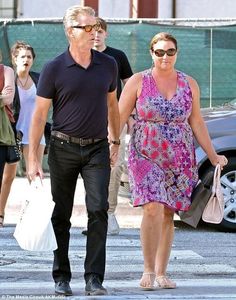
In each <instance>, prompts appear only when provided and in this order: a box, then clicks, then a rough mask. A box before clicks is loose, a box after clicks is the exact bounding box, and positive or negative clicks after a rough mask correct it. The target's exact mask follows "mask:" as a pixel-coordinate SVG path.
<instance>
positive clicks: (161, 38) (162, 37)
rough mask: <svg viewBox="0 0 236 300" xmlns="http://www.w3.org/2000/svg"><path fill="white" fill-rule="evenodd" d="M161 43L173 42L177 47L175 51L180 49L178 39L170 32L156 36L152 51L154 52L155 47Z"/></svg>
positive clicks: (151, 46) (151, 43) (153, 39)
mask: <svg viewBox="0 0 236 300" xmlns="http://www.w3.org/2000/svg"><path fill="white" fill-rule="evenodd" d="M159 41H171V42H173V43H174V45H175V49H178V44H177V40H176V38H175V37H174V36H173V35H171V34H170V33H168V32H160V33H157V34H156V35H154V37H153V38H152V40H151V42H150V50H151V51H153V46H154V45H155V44H156V43H157V42H159Z"/></svg>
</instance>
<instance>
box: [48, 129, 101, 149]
mask: <svg viewBox="0 0 236 300" xmlns="http://www.w3.org/2000/svg"><path fill="white" fill-rule="evenodd" d="M51 135H52V136H55V137H57V138H59V139H61V140H63V141H67V142H68V143H74V144H79V145H80V146H87V145H91V144H94V143H97V142H100V141H101V140H103V139H82V138H77V137H74V136H70V135H67V134H65V133H62V132H60V131H56V130H52V132H51Z"/></svg>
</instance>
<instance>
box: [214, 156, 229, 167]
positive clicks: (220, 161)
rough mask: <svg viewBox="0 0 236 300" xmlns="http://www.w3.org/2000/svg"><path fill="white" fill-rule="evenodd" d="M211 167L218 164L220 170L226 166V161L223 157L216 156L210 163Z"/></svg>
mask: <svg viewBox="0 0 236 300" xmlns="http://www.w3.org/2000/svg"><path fill="white" fill-rule="evenodd" d="M211 163H212V165H213V166H216V165H217V164H219V165H220V166H221V170H223V168H224V167H225V166H226V165H227V164H228V159H227V158H226V157H225V156H224V155H218V154H217V155H216V157H215V159H214V160H212V161H211Z"/></svg>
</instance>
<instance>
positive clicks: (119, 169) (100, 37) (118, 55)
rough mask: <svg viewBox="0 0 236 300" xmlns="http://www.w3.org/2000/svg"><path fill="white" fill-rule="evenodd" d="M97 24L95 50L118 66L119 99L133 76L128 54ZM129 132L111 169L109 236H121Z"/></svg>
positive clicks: (101, 20)
mask: <svg viewBox="0 0 236 300" xmlns="http://www.w3.org/2000/svg"><path fill="white" fill-rule="evenodd" d="M97 22H98V23H99V24H100V29H99V30H98V31H96V33H95V41H94V49H95V50H97V51H99V52H102V53H105V54H107V55H109V56H112V57H113V58H114V59H115V60H116V63H117V66H118V76H117V99H118V101H119V97H120V94H121V90H122V85H124V84H125V83H126V82H127V80H128V79H129V77H131V76H132V75H133V72H132V69H131V66H130V64H129V61H128V58H127V56H126V54H125V53H124V52H123V51H121V50H119V49H116V48H112V47H109V46H107V45H106V38H107V36H108V32H107V23H106V21H105V20H103V19H102V18H97ZM126 132H127V127H125V128H124V130H123V132H122V134H121V136H120V143H121V144H120V148H119V154H118V159H117V162H116V164H115V166H113V167H112V169H111V177H110V183H109V197H108V202H109V210H108V231H107V233H108V234H111V235H116V234H119V231H120V228H119V224H118V222H117V220H116V217H115V210H116V207H117V198H118V192H119V187H120V179H121V175H122V173H123V166H124V159H125V136H126ZM82 233H83V234H84V235H86V234H87V230H83V231H82Z"/></svg>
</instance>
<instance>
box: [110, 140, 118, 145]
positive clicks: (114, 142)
mask: <svg viewBox="0 0 236 300" xmlns="http://www.w3.org/2000/svg"><path fill="white" fill-rule="evenodd" d="M111 144H113V145H120V140H118V141H111Z"/></svg>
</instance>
